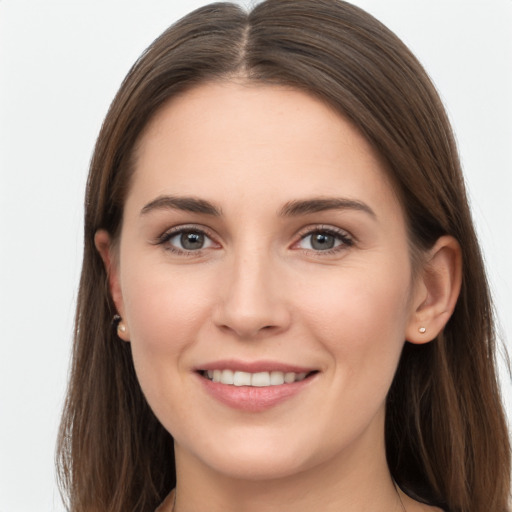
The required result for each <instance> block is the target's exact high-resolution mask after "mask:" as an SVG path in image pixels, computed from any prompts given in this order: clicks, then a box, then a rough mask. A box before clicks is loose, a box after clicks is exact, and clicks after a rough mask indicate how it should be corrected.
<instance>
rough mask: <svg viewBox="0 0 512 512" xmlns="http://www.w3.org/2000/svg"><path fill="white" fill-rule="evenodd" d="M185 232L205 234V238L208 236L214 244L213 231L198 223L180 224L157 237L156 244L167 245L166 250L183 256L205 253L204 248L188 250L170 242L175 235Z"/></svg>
mask: <svg viewBox="0 0 512 512" xmlns="http://www.w3.org/2000/svg"><path fill="white" fill-rule="evenodd" d="M183 233H197V234H198V235H204V237H205V238H208V239H209V240H210V241H212V242H213V243H214V244H215V242H214V237H213V236H212V234H211V232H210V231H209V230H208V229H206V228H204V227H202V226H196V225H189V226H179V227H176V228H172V229H169V230H168V231H166V232H165V233H163V234H161V235H160V236H159V237H158V238H157V239H156V245H165V244H167V245H166V246H165V250H166V251H169V252H172V253H174V254H178V255H181V256H200V255H201V254H202V253H203V250H204V249H197V250H195V251H191V250H187V249H180V248H179V247H174V246H172V245H171V244H168V242H169V240H171V239H172V238H174V237H175V236H178V235H181V234H183Z"/></svg>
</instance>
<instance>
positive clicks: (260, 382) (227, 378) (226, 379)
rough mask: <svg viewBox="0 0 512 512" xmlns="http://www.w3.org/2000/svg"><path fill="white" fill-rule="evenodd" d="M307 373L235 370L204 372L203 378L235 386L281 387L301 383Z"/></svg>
mask: <svg viewBox="0 0 512 512" xmlns="http://www.w3.org/2000/svg"><path fill="white" fill-rule="evenodd" d="M306 375H307V373H295V372H276V371H274V372H257V373H248V372H239V371H236V372H234V371H233V370H208V371H206V372H203V376H204V377H207V378H208V379H210V380H211V381H213V382H220V383H221V384H229V385H234V386H254V387H266V386H280V385H281V384H291V383H292V382H300V381H301V380H304V379H305V378H306Z"/></svg>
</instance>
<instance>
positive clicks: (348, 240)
mask: <svg viewBox="0 0 512 512" xmlns="http://www.w3.org/2000/svg"><path fill="white" fill-rule="evenodd" d="M183 233H197V234H199V235H204V236H205V238H208V239H209V240H210V241H211V242H212V243H213V244H216V242H215V241H214V236H213V235H212V234H211V232H210V231H209V230H208V229H205V228H204V227H202V226H197V225H189V226H179V227H176V228H172V229H170V230H168V231H166V232H164V233H163V234H162V235H160V236H159V237H158V238H157V239H156V241H155V244H156V245H165V244H167V245H166V247H165V250H167V251H170V252H172V253H174V254H178V255H182V256H192V257H193V256H200V255H202V253H203V251H204V249H205V248H201V249H197V250H187V249H180V248H178V247H175V246H172V245H170V244H168V242H169V241H170V240H171V239H172V238H174V237H176V236H178V235H181V234H183ZM319 233H321V234H325V235H328V236H333V237H334V238H335V239H336V240H337V241H340V242H341V243H340V244H339V245H337V246H335V247H333V248H331V249H325V250H315V249H300V248H298V249H297V250H301V251H303V252H305V253H307V254H312V253H313V254H315V255H322V256H329V255H333V254H336V253H338V252H340V251H343V250H346V249H347V248H349V247H352V246H353V245H354V239H353V238H352V236H351V235H349V234H348V233H347V232H346V231H344V230H342V229H339V228H334V227H332V226H323V225H320V226H312V227H309V228H306V229H304V230H303V231H302V232H301V233H299V237H300V238H299V240H298V241H297V242H295V243H294V244H293V246H295V245H297V244H299V243H300V242H302V241H303V240H305V239H306V238H307V237H309V236H312V235H314V234H319ZM293 246H292V247H293Z"/></svg>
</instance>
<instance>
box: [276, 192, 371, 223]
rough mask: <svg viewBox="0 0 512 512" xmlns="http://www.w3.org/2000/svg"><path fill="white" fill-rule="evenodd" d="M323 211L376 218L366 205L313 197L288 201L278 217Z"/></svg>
mask: <svg viewBox="0 0 512 512" xmlns="http://www.w3.org/2000/svg"><path fill="white" fill-rule="evenodd" d="M325 210H356V211H360V212H364V213H367V214H368V215H370V216H371V217H373V218H377V215H376V214H375V212H374V211H373V210H372V209H371V208H370V207H369V206H368V205H367V204H366V203H363V202H361V201H356V200H354V199H345V198H336V197H332V198H331V197H329V198H323V197H318V198H317V197H315V198H311V199H305V200H297V201H289V202H288V203H286V204H285V205H284V206H283V208H281V210H280V212H279V215H280V216H282V217H295V216H299V215H307V214H309V213H317V212H322V211H325Z"/></svg>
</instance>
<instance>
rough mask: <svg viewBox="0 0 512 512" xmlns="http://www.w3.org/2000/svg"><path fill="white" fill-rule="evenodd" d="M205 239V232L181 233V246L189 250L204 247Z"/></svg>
mask: <svg viewBox="0 0 512 512" xmlns="http://www.w3.org/2000/svg"><path fill="white" fill-rule="evenodd" d="M204 239H205V236H204V234H203V233H196V232H186V233H181V235H180V243H181V246H182V247H183V249H186V250H187V251H197V250H198V249H202V248H203V246H204Z"/></svg>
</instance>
